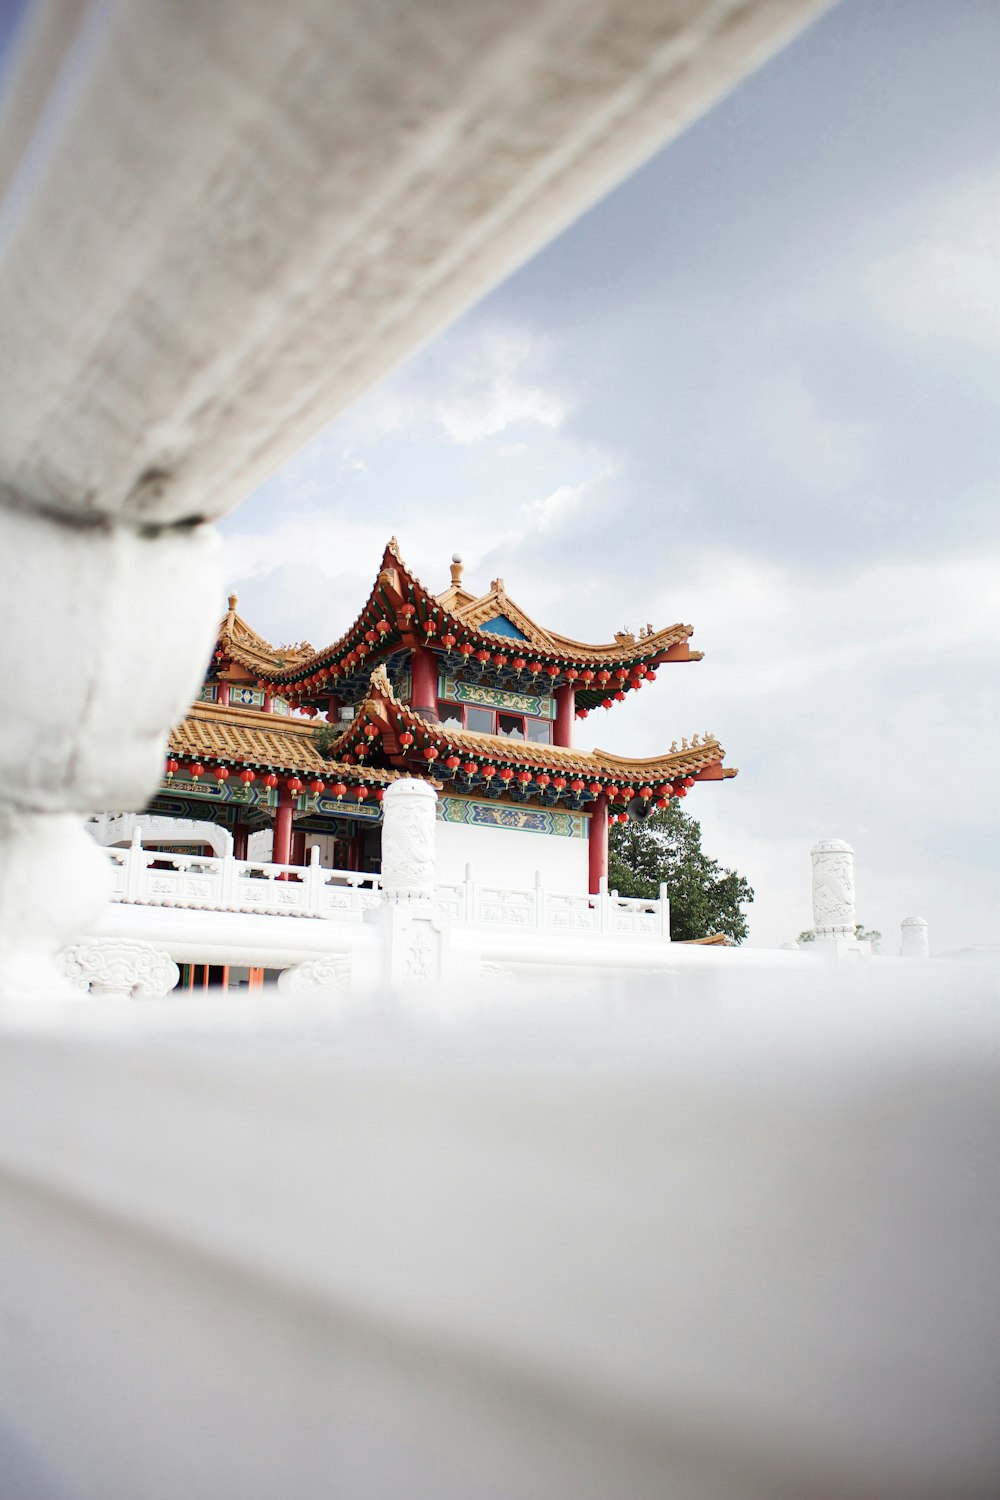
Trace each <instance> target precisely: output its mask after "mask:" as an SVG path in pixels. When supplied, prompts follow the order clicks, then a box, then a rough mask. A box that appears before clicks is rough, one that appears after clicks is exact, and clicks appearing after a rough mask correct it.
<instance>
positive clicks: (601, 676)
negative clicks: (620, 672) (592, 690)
mask: <svg viewBox="0 0 1000 1500" xmlns="http://www.w3.org/2000/svg"><path fill="white" fill-rule="evenodd" d="M597 680H598V682H610V681H611V673H610V672H605V671H604V670H603V668H602V670H601V671H600V672H598V674H597Z"/></svg>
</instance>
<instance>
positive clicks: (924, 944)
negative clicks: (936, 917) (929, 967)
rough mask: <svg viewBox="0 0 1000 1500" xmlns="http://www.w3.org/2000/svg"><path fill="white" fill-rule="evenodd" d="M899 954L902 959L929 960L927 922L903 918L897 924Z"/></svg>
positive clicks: (918, 918) (921, 918) (922, 918)
mask: <svg viewBox="0 0 1000 1500" xmlns="http://www.w3.org/2000/svg"><path fill="white" fill-rule="evenodd" d="M899 952H900V955H901V957H903V958H930V956H931V950H930V942H929V938H928V930H927V920H926V918H925V917H904V918H903V920H902V922H900V924H899Z"/></svg>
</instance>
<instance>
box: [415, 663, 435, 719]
mask: <svg viewBox="0 0 1000 1500" xmlns="http://www.w3.org/2000/svg"><path fill="white" fill-rule="evenodd" d="M410 670H411V672H412V673H413V688H412V691H411V693H410V706H411V707H412V708H422V709H427V710H429V711H430V713H431V714H432V715H433V717H434V718H435V719H436V718H437V657H436V656H435V655H434V652H433V651H428V649H427V647H426V646H415V647H414V649H413V651H412V652H411V654H410Z"/></svg>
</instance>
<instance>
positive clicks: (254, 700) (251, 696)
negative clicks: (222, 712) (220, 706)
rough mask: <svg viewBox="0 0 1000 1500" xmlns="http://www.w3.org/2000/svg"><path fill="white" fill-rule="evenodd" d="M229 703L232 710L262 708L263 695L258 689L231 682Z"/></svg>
mask: <svg viewBox="0 0 1000 1500" xmlns="http://www.w3.org/2000/svg"><path fill="white" fill-rule="evenodd" d="M229 702H230V703H231V705H232V706H233V708H263V707H264V694H263V691H262V690H261V689H260V688H255V687H247V686H246V685H245V684H243V683H236V682H233V683H230V685H229Z"/></svg>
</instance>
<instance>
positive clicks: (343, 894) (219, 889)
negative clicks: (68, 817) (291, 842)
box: [107, 837, 381, 917]
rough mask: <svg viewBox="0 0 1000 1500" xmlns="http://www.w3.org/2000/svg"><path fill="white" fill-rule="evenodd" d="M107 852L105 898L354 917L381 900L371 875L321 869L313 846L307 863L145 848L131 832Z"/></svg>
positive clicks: (148, 903)
mask: <svg viewBox="0 0 1000 1500" xmlns="http://www.w3.org/2000/svg"><path fill="white" fill-rule="evenodd" d="M107 853H108V857H109V859H110V861H111V867H112V871H113V876H112V879H113V887H112V899H113V900H115V901H124V902H128V903H134V904H136V905H140V906H180V907H188V908H191V909H193V910H201V911H235V912H258V913H260V914H261V915H264V916H286V917H287V916H291V917H337V916H353V915H358V914H360V913H362V912H364V911H366V910H368V909H369V908H370V907H373V906H377V905H378V904H379V901H380V900H381V895H380V883H379V877H378V876H377V875H368V874H364V873H362V872H359V871H356V870H328V869H325V868H324V867H323V866H322V865H321V864H320V863H319V850H318V849H314V850H313V851H312V856H311V858H310V862H309V864H307V865H278V864H271V863H270V862H268V861H265V860H255V859H233V858H232V856H231V855H226V856H222V857H219V856H216V855H200V854H175V853H171V852H165V851H161V850H157V849H144V848H143V846H142V844H141V842H140V840H139V839H138V837H135V838H133V840H132V843H131V844H130V845H129V847H128V848H127V849H109V850H108V851H107Z"/></svg>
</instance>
